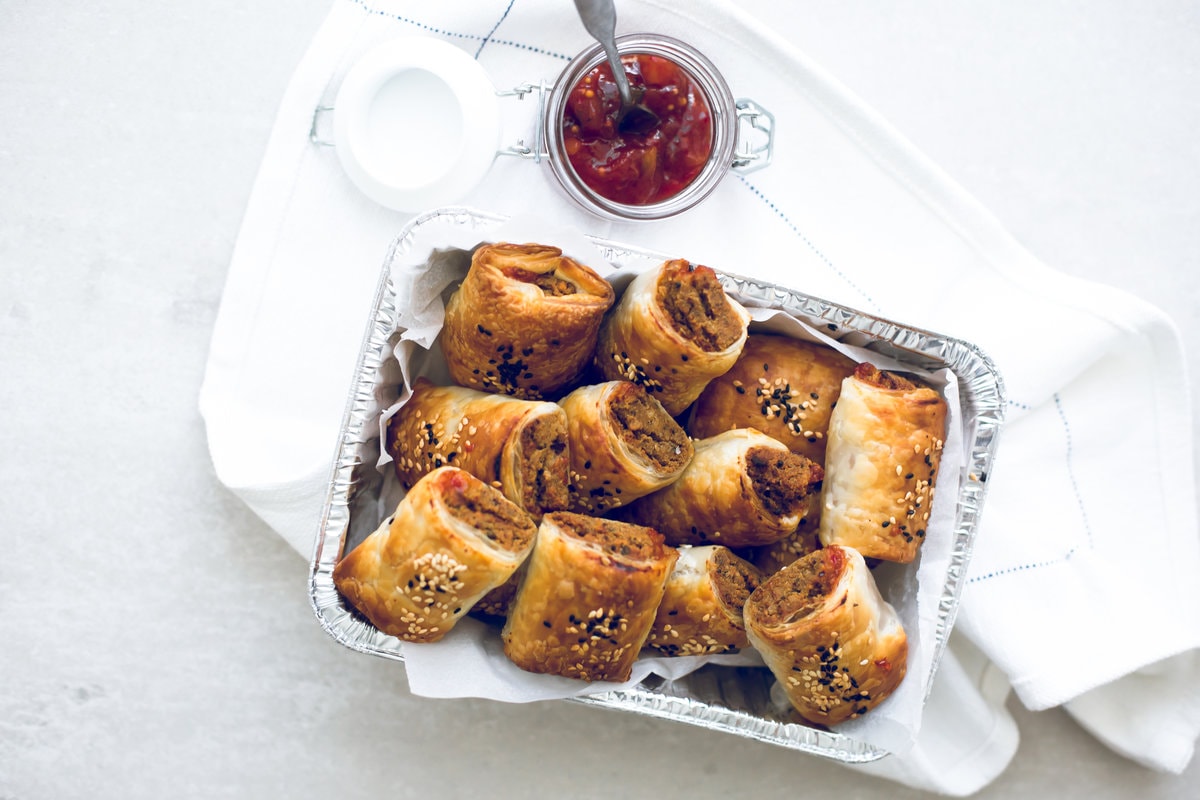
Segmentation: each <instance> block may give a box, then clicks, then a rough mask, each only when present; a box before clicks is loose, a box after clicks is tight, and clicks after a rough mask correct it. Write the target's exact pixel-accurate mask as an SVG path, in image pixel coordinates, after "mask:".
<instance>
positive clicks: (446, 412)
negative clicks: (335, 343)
mask: <svg viewBox="0 0 1200 800" xmlns="http://www.w3.org/2000/svg"><path fill="white" fill-rule="evenodd" d="M386 446H387V452H388V454H389V455H390V456H391V457H392V460H393V461H394V463H395V470H396V477H397V478H398V479H399V480H400V482H401V483H402V484H403V485H404V488H406V489H408V488H410V487H411V486H412V485H413V484H414V483H416V481H417V479H419V478H420V477H421V476H422V475H424V474H426V473H428V472H431V471H433V470H434V469H436V468H438V467H441V466H453V467H461V468H462V469H465V470H466V471H467V472H470V473H471V474H472V475H474V476H475V477H477V478H479V479H481V480H483V481H485V482H486V483H489V484H491V485H492V486H494V487H496V488H498V489H500V490H501V491H502V492H504V496H505V497H507V498H508V499H509V500H511V501H513V502H514V503H516V504H517V505H518V506H520V507H521V508H523V509H525V510H526V511H528V512H529V513H530V514H533V515H534V516H541V515H542V514H543V513H545V512H546V511H556V510H561V509H565V508H566V507H567V501H568V496H567V480H568V468H569V465H570V460H569V456H568V453H567V415H566V414H565V413H564V412H563V410H562V409H561V408H559V407H558V406H557V405H555V404H554V403H551V402H548V401H539V400H519V399H517V398H515V397H508V396H505V395H495V394H487V393H485V392H479V391H475V390H474V389H465V388H463V387H461V386H435V385H434V384H433V383H431V382H430V381H428V380H426V379H425V378H418V379H417V381H416V384H415V385H414V386H413V393H412V397H410V398H409V400H408V402H407V403H405V404H404V405H403V406H401V407H400V409H399V410H398V411H397V412H396V414H395V416H393V417H392V418H391V419H390V420H388V428H387V444H386Z"/></svg>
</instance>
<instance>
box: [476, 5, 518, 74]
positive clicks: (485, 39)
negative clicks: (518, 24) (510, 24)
mask: <svg viewBox="0 0 1200 800" xmlns="http://www.w3.org/2000/svg"><path fill="white" fill-rule="evenodd" d="M515 2H517V0H508V7H507V8H505V9H504V13H503V14H501V15H500V19H498V20H496V24H495V25H493V26H492V29H491V30H490V31H488V32H487V36H484V37H483V41H482V42H480V43H479V49H478V50H476V51H475V60H476V61H478V60H479V54H480V53H482V52H483V48H485V47H487V43H488V40H489V39H491V38H492V34H493V33H495V32H496V29H497V28H499V27H500V23H502V22H504V20H506V19H508V12H510V11H512V7H513V3H515Z"/></svg>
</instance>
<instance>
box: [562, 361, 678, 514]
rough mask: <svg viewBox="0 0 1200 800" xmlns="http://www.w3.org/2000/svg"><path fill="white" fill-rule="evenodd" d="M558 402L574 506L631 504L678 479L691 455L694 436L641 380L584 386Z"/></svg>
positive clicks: (592, 508) (591, 508)
mask: <svg viewBox="0 0 1200 800" xmlns="http://www.w3.org/2000/svg"><path fill="white" fill-rule="evenodd" d="M558 404H559V406H561V407H562V409H563V411H565V412H566V414H567V441H568V445H569V446H568V451H569V452H570V454H571V486H570V492H571V501H570V503H571V504H570V510H571V511H578V512H581V513H595V514H599V513H601V512H603V511H606V510H608V509H610V508H616V507H617V506H620V505H624V504H626V503H629V502H630V501H632V500H636V499H637V498H639V497H641V496H643V495H646V494H649V493H650V492H653V491H654V490H656V489H661V488H662V487H664V486H666V485H667V484H669V483H671V482H672V481H674V480H675V479H676V478H678V477H679V475H680V473H681V472H683V470H684V467H686V466H687V465H688V463H689V462H690V461H691V460H692V453H693V448H692V440H691V438H690V437H689V436H688V435H687V433H685V432H684V430H683V428H681V427H680V426H679V423H677V422H676V421H675V419H674V418H673V417H672V416H671V415H670V414H668V413H667V412H666V410H665V409H664V408H663V407H662V404H661V403H659V402H658V401H657V400H655V399H654V397H653V396H652V395H651V394H650V393H648V392H647V391H646V390H645V389H643V388H642V387H640V386H638V385H637V384H634V383H630V382H629V381H607V382H605V383H599V384H593V385H591V386H582V387H580V388H578V389H576V390H575V391H573V392H571V393H570V394H568V395H567V396H566V397H564V398H563V399H561V400H559V401H558Z"/></svg>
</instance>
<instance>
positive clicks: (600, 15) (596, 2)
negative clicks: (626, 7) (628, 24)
mask: <svg viewBox="0 0 1200 800" xmlns="http://www.w3.org/2000/svg"><path fill="white" fill-rule="evenodd" d="M575 10H576V11H578V12H579V18H580V19H581V20H583V27H584V28H586V29H587V32H588V33H590V34H591V35H592V38H593V39H595V40H596V41H597V42H599V43H600V45H601V46H602V47H603V48H604V52H605V54H606V55H607V56H608V65H609V66H610V67H612V71H613V80H615V81H616V82H617V91H619V92H620V93H621V106H622V108H628V107H629V106H631V105H633V91H632V90H631V89H630V88H629V78H627V77H626V76H625V67H624V66H623V65H622V64H621V56H620V55H619V54H618V53H617V41H616V35H617V8H616V6H615V5H614V4H613V0H575Z"/></svg>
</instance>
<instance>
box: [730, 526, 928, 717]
mask: <svg viewBox="0 0 1200 800" xmlns="http://www.w3.org/2000/svg"><path fill="white" fill-rule="evenodd" d="M744 619H745V623H746V633H747V635H748V636H749V638H750V643H751V644H753V645H754V647H755V649H756V650H758V652H759V654H761V655H762V658H763V661H764V662H765V663H766V665H767V666H768V667H769V668H770V670H771V672H772V673H774V675H775V678H776V679H777V680H778V681H779V683H780V685H781V686H782V688H783V690H784V691H785V692H786V693H787V696H788V700H790V701H791V703H792V706H793V707H794V708H795V709H796V711H797V712H798V713H799V714H800V716H801V717H803V718H804V719H805V720H807V721H808V722H811V723H814V724H817V725H836V724H838V723H839V722H844V721H845V720H847V719H853V718H855V717H858V716H861V715H862V714H865V713H867V711H869V710H871V709H872V708H874V707H875V706H877V705H879V704H880V703H881V702H883V701H884V700H885V699H886V698H887V697H888V696H889V695H890V694H892V692H894V691H895V690H896V687H897V686H899V685H900V681H901V680H903V679H904V673H905V670H906V668H907V663H908V638H907V636H906V635H905V633H904V628H903V626H902V625H901V624H900V619H899V617H898V616H897V615H896V611H895V609H893V608H892V606H891V605H889V604H888V603H887V601H885V600H884V599H883V597H882V596H881V595H880V594H879V589H878V587H876V585H875V579H874V577H873V576H872V575H871V571H870V570H869V569H868V568H867V565H866V562H865V561H863V557H862V556H861V555H859V553H858V552H857V551H856V550H854V549H853V548H850V547H841V546H838V545H833V546H831V547H826V548H824V549H822V550H818V551H816V552H815V553H811V554H809V555H807V556H805V557H804V558H802V559H800V560H799V561H795V562H793V563H792V564H790V565H789V566H787V567H784V568H783V569H782V570H780V571H779V572H777V573H775V574H774V575H772V576H771V577H769V578H767V579H766V580H765V581H763V583H762V585H761V586H759V587H758V589H756V590H755V591H754V593H753V594H751V595H750V598H749V600H747V601H746V607H745V612H744Z"/></svg>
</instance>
